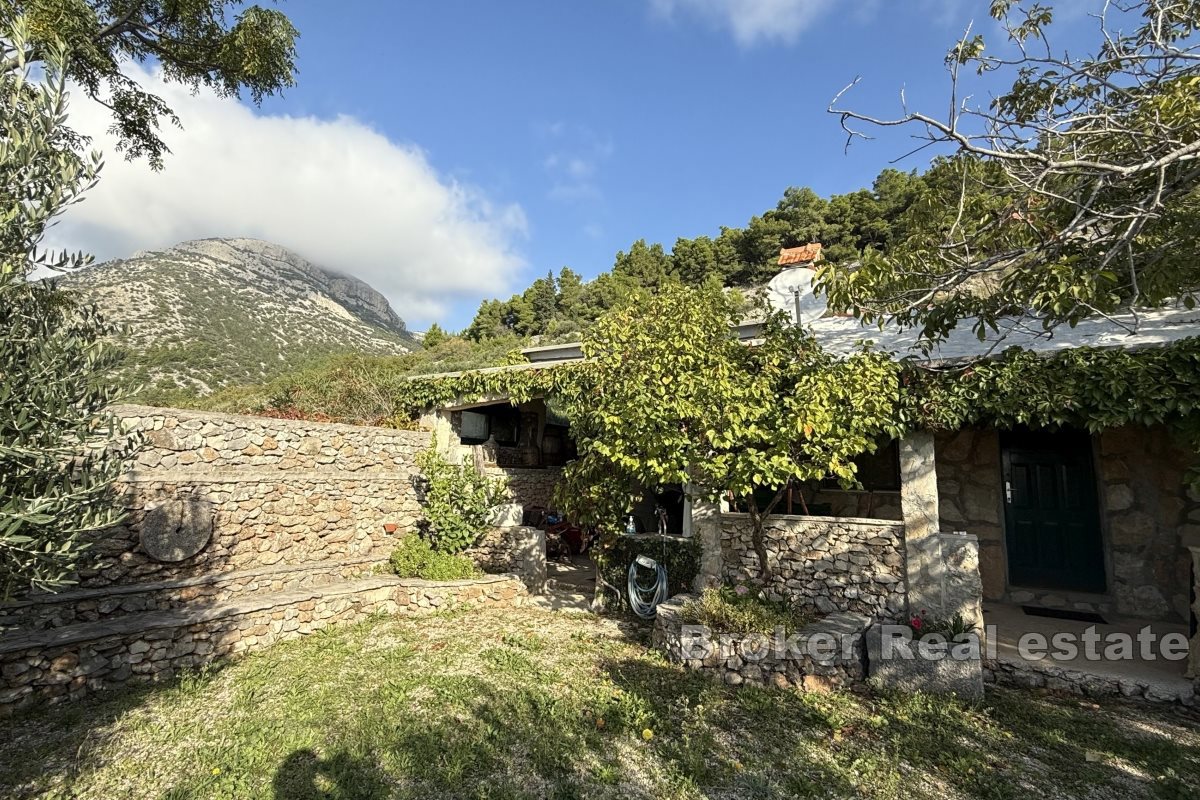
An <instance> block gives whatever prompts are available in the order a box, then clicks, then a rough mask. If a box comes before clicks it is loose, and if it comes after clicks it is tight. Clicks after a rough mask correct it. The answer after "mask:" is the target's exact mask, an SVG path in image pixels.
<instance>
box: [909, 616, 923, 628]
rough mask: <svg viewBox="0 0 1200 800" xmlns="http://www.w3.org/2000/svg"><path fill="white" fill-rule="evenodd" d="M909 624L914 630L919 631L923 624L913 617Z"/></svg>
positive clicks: (919, 619) (918, 618)
mask: <svg viewBox="0 0 1200 800" xmlns="http://www.w3.org/2000/svg"><path fill="white" fill-rule="evenodd" d="M909 624H911V625H912V626H913V628H915V629H916V630H921V626H922V625H924V624H925V623H924V622H922V621H921V618H920V617H913V618H912V622H911V623H909Z"/></svg>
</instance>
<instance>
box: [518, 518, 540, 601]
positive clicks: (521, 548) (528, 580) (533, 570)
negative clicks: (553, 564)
mask: <svg viewBox="0 0 1200 800" xmlns="http://www.w3.org/2000/svg"><path fill="white" fill-rule="evenodd" d="M517 530H519V531H520V532H521V535H520V536H519V537H517V540H516V541H515V542H514V544H515V546H516V547H515V549H516V562H517V569H518V574H519V575H520V576H521V580H522V581H524V583H525V587H526V588H527V589H528V590H529V593H530V594H543V593H545V591H546V532H545V531H544V530H541V529H540V528H527V527H521V528H518V529H517Z"/></svg>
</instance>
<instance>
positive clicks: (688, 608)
mask: <svg viewBox="0 0 1200 800" xmlns="http://www.w3.org/2000/svg"><path fill="white" fill-rule="evenodd" d="M683 619H684V621H685V622H688V623H692V624H698V625H706V626H708V627H709V628H712V629H713V630H715V631H722V632H725V633H766V634H769V633H773V632H774V631H775V629H776V628H783V629H784V630H786V631H789V632H790V631H795V630H798V629H800V628H803V627H804V626H805V625H807V624H808V623H810V622H812V621H813V617H812V615H810V614H805V613H803V612H801V611H799V610H798V609H796V608H793V607H792V606H789V605H788V604H786V603H780V602H776V601H773V600H768V599H767V598H765V597H763V596H762V593H761V592H756V591H754V590H752V589H748V588H746V587H745V586H738V587H730V586H722V587H721V588H719V589H705V590H704V592H703V594H701V595H700V597H698V598H696V599H694V600H689V601H687V602H686V603H684V604H683Z"/></svg>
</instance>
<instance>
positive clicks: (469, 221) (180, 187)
mask: <svg viewBox="0 0 1200 800" xmlns="http://www.w3.org/2000/svg"><path fill="white" fill-rule="evenodd" d="M129 69H130V70H131V71H132V72H133V74H134V77H136V78H137V79H138V80H139V81H140V82H141V83H143V85H146V86H148V87H149V88H150V90H151V91H153V92H155V93H156V94H158V95H160V96H161V97H163V99H164V100H166V102H167V104H168V105H170V106H171V107H172V108H173V109H174V110H175V111H176V112H177V113H178V115H179V117H180V120H181V121H182V123H183V126H184V130H182V131H181V130H177V129H166V130H165V131H164V134H163V138H164V139H165V141H166V142H167V144H168V145H169V146H170V148H171V150H172V151H173V152H172V154H171V155H169V156H168V157H167V159H166V168H165V169H164V170H163V171H162V172H159V173H155V172H153V171H152V170H151V169H150V168H149V167H148V166H147V165H146V163H145V162H142V161H137V162H132V163H130V162H127V161H125V160H124V158H123V157H122V156H121V155H120V154H118V153H117V152H116V150H115V147H114V144H115V142H114V141H113V139H112V137H111V136H109V135H108V134H107V132H106V131H107V128H108V126H109V124H110V119H109V117H108V112H107V110H105V109H103V108H101V107H100V106H98V105H97V104H95V103H93V102H91V101H90V100H88V99H86V97H85V96H84V95H83V93H82V92H75V93H74V94H73V100H74V102H73V104H72V106H71V111H70V119H71V124H72V126H73V127H75V128H76V129H77V130H79V131H81V132H83V133H86V134H88V135H91V136H93V137H94V144H95V145H96V146H97V147H99V148H100V149H101V150H102V151H104V153H105V156H106V163H105V166H104V170H103V172H102V175H101V180H100V183H99V184H98V185H97V186H96V188H95V189H93V190H92V191H91V192H90V193H89V194H88V195H87V197H86V199H85V200H84V202H83V203H81V204H80V205H77V206H74V207H73V208H71V209H70V210H69V211H68V212H67V213H66V214H65V215H64V217H63V219H62V222H61V224H60V225H58V226H57V227H55V228H53V229H52V231H51V237H49V238H50V239H51V242H50V244H52V245H56V246H69V247H71V248H73V249H80V248H82V249H84V250H86V251H89V252H92V253H95V254H96V256H97V258H98V259H100V260H104V259H108V258H116V257H123V256H128V255H130V254H132V253H133V252H134V251H136V250H139V249H147V248H158V247H165V246H168V245H171V244H174V243H176V242H179V241H183V240H186V239H197V238H205V237H213V236H249V237H255V238H260V239H266V240H269V241H272V242H275V243H277V244H280V245H283V246H285V247H287V248H289V249H291V250H294V251H295V252H297V253H298V254H300V255H301V256H303V257H304V258H307V259H308V260H310V261H312V262H314V263H315V264H318V265H320V266H324V267H328V268H331V269H336V270H340V271H342V272H346V273H348V274H351V275H354V276H356V277H358V278H361V279H363V280H365V281H367V282H368V283H369V284H371V285H372V286H374V287H375V288H376V289H378V290H379V291H380V292H382V293H383V294H384V295H386V296H387V297H388V299H389V300H390V301H391V302H392V305H393V306H394V307H395V308H396V310H397V312H398V313H399V314H400V315H401V316H402V317H404V318H405V319H406V320H408V321H410V322H416V323H417V325H416V326H414V327H419V326H420V325H421V324H422V323H424V322H426V321H429V320H433V319H437V318H438V317H440V316H441V315H442V314H444V312H445V310H446V308H447V305H448V304H449V303H452V302H456V301H477V300H478V299H479V298H481V297H485V296H489V297H490V296H494V295H500V294H503V293H504V292H506V291H508V290H509V289H510V285H511V283H512V281H513V279H515V278H516V277H517V273H518V272H519V271H520V270H521V268H522V267H523V266H524V261H523V259H522V257H521V256H520V254H519V251H518V245H519V243H520V241H521V240H522V239H523V238H524V237H525V235H526V220H525V215H524V212H523V211H522V209H521V208H520V206H518V205H515V204H496V203H494V202H492V201H491V200H489V198H488V197H487V196H486V195H485V194H483V193H482V192H481V191H479V190H478V189H475V188H473V187H471V186H468V185H465V184H462V183H460V182H458V181H455V180H454V179H452V178H448V177H446V176H444V175H441V174H439V173H438V171H437V170H436V169H435V168H434V167H433V166H432V165H431V164H430V163H429V161H428V159H427V158H426V156H425V154H424V153H423V152H422V151H421V150H420V149H419V148H417V147H416V146H414V145H411V144H402V143H396V142H393V141H390V140H388V139H387V138H386V137H385V136H384V135H382V134H380V133H378V132H377V131H374V130H372V129H371V128H370V127H368V126H367V125H365V124H363V123H362V122H360V121H358V120H356V119H354V118H353V117H347V116H340V117H337V118H336V119H317V118H314V117H290V116H275V115H264V114H260V113H256V112H255V111H254V110H253V109H251V108H249V107H247V106H244V105H241V104H239V103H237V102H235V101H233V100H229V99H224V98H218V97H216V96H214V95H212V94H210V93H206V92H201V93H199V94H197V95H195V96H193V95H192V94H191V93H189V92H188V91H187V90H186V89H184V88H181V87H179V86H178V85H172V84H164V83H162V81H160V80H159V79H158V78H157V77H156V76H152V75H150V74H148V73H145V72H142V71H140V70H139V69H138V68H137V67H130V68H129Z"/></svg>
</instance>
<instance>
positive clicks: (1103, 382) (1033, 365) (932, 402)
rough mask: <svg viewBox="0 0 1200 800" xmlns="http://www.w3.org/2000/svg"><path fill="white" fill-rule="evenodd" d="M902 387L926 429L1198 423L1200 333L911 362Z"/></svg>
mask: <svg viewBox="0 0 1200 800" xmlns="http://www.w3.org/2000/svg"><path fill="white" fill-rule="evenodd" d="M904 391H905V392H906V393H907V394H908V395H909V396H910V402H911V403H913V405H914V407H915V409H916V414H915V420H916V421H917V422H918V424H920V425H921V426H923V427H927V428H933V429H941V430H952V429H956V428H961V427H964V426H967V425H994V426H996V427H1000V428H1011V427H1014V426H1017V425H1028V426H1031V427H1035V428H1036V427H1048V426H1059V425H1067V426H1073V427H1078V428H1085V429H1087V430H1090V431H1093V432H1094V431H1099V430H1102V429H1104V428H1112V427H1116V426H1119V425H1131V424H1136V425H1154V424H1159V423H1165V424H1173V425H1183V426H1188V425H1194V424H1195V420H1196V418H1197V416H1198V414H1197V412H1198V410H1200V337H1193V338H1189V339H1183V340H1181V341H1178V342H1175V343H1173V344H1170V345H1166V346H1161V347H1143V348H1139V349H1135V350H1122V349H1116V348H1105V349H1100V348H1087V347H1081V348H1076V349H1071V350H1066V351H1063V352H1060V353H1056V354H1054V355H1051V356H1044V355H1038V354H1036V353H1032V352H1029V351H1027V350H1018V349H1016V348H1014V349H1012V350H1009V351H1007V352H1005V353H1004V354H1002V355H1001V356H1000V357H999V358H995V359H990V360H986V361H978V362H975V363H974V364H971V365H970V366H968V367H958V368H948V369H941V370H932V369H925V368H919V367H915V366H910V368H909V369H908V371H907V375H906V380H905V386H904Z"/></svg>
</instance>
